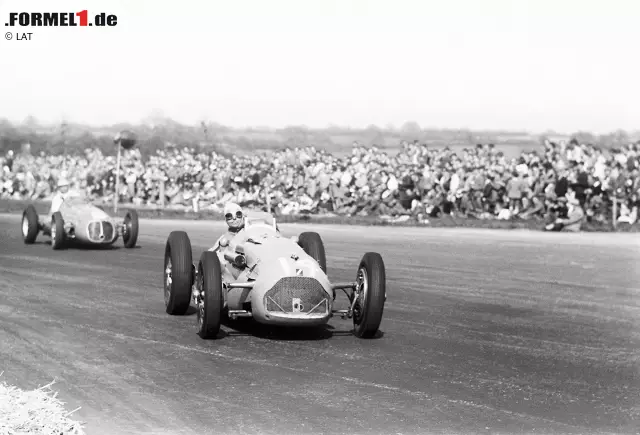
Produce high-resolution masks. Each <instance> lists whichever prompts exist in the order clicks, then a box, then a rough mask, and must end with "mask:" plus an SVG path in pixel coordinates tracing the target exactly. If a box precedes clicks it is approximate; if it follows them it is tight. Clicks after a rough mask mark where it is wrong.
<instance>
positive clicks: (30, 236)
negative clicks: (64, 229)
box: [22, 205, 39, 245]
mask: <svg viewBox="0 0 640 435" xmlns="http://www.w3.org/2000/svg"><path fill="white" fill-rule="evenodd" d="M38 231H39V227H38V212H37V211H36V209H35V207H34V206H32V205H29V206H27V208H26V210H25V211H24V212H23V213H22V239H23V240H24V243H26V244H27V245H31V244H32V243H35V241H36V238H37V237H38Z"/></svg>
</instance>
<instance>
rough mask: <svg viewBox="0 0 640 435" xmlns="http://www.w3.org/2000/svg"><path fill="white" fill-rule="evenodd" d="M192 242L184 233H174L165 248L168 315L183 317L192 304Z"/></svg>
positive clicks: (165, 288) (170, 235) (165, 293)
mask: <svg viewBox="0 0 640 435" xmlns="http://www.w3.org/2000/svg"><path fill="white" fill-rule="evenodd" d="M191 256H192V253H191V240H189V236H188V235H187V233H185V232H184V231H172V232H171V234H169V238H168V239H167V244H166V245H165V248H164V304H165V306H166V310H167V313H168V314H171V315H177V316H182V315H184V314H186V313H187V310H188V309H189V304H190V302H191V283H192V282H193V281H192V279H193V277H192V273H193V271H192V266H193V262H192V260H191Z"/></svg>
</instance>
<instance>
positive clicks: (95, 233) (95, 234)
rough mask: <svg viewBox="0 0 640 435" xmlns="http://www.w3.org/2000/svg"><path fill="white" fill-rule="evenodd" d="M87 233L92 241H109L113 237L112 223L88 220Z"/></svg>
mask: <svg viewBox="0 0 640 435" xmlns="http://www.w3.org/2000/svg"><path fill="white" fill-rule="evenodd" d="M87 235H88V236H89V239H91V240H92V241H94V242H110V241H111V240H112V239H113V225H111V222H100V221H93V222H90V223H89V226H88V227H87Z"/></svg>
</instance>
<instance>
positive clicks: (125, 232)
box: [122, 210, 138, 249]
mask: <svg viewBox="0 0 640 435" xmlns="http://www.w3.org/2000/svg"><path fill="white" fill-rule="evenodd" d="M122 241H123V242H124V247H125V248H129V249H131V248H135V246H136V242H137V241H138V213H137V212H136V211H135V210H129V211H128V212H127V214H126V216H125V217H124V221H123V222H122Z"/></svg>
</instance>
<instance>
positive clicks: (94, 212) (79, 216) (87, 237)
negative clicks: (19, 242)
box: [22, 197, 138, 249]
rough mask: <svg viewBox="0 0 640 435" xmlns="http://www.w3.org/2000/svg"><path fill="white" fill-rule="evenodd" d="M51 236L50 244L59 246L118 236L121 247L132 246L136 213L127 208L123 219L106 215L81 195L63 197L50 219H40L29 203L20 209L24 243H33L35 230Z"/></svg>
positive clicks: (108, 242)
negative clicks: (58, 207)
mask: <svg viewBox="0 0 640 435" xmlns="http://www.w3.org/2000/svg"><path fill="white" fill-rule="evenodd" d="M39 232H42V233H43V234H44V235H50V236H51V247H52V248H53V249H61V248H63V247H64V246H65V245H68V243H69V242H70V241H74V242H79V243H81V244H85V245H87V244H89V245H102V246H107V245H113V244H114V243H115V242H116V241H117V240H118V237H119V236H122V240H123V242H124V246H125V248H133V247H135V246H136V242H137V240H138V214H137V213H136V211H135V210H128V211H127V214H126V215H125V217H124V219H122V220H120V219H117V218H113V217H111V216H109V215H108V214H107V213H106V212H105V211H104V210H103V209H102V208H100V207H97V206H95V205H93V204H91V202H89V201H88V200H86V199H85V198H82V197H75V198H68V199H66V200H65V201H64V202H63V203H62V205H61V206H60V210H59V211H57V212H55V213H54V214H53V216H52V219H51V222H41V221H40V219H39V217H38V213H37V211H36V209H35V208H34V207H33V205H29V206H27V208H26V209H25V210H24V212H23V213H22V237H23V239H24V243H26V244H32V243H35V241H36V238H37V237H38V233H39Z"/></svg>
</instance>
